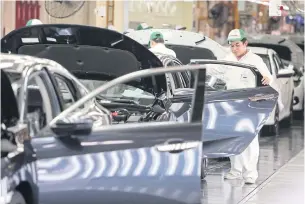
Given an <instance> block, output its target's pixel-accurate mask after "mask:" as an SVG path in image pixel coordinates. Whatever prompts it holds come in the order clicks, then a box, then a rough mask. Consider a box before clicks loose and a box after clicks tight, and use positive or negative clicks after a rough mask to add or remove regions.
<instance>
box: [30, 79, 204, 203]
mask: <svg viewBox="0 0 305 204" xmlns="http://www.w3.org/2000/svg"><path fill="white" fill-rule="evenodd" d="M198 84H200V86H201V85H202V84H203V86H204V83H198ZM203 88H204V87H203ZM203 90H204V89H202V88H201V89H200V90H199V91H200V94H195V96H196V99H197V100H195V99H194V100H193V101H195V102H194V107H197V108H196V111H199V114H197V112H196V111H194V114H193V115H194V117H193V120H192V122H193V123H189V122H188V121H185V123H178V122H176V123H163V122H160V123H145V125H143V124H124V125H125V126H124V125H123V126H110V127H108V128H107V127H104V128H103V129H102V130H95V131H93V132H92V134H91V135H86V136H79V137H77V138H76V137H54V135H53V133H52V132H50V133H49V132H44V133H45V134H44V135H41V137H40V138H34V139H33V143H34V146H35V148H36V149H37V156H38V165H37V166H38V178H39V187H40V192H41V194H40V199H41V202H42V203H45V204H49V203H50V204H51V203H58V204H61V203H62V204H66V203H75V204H81V203H85V202H90V203H91V204H95V203H96V204H97V203H100V202H101V201H102V202H104V203H108V204H111V203H116V204H118V203H159V204H165V203H166V204H171V203H172V204H178V203H190V204H198V203H200V198H201V186H200V173H201V171H200V170H201V169H200V168H201V151H202V146H201V144H202V142H201V138H202V109H203V104H204V94H202V93H204V91H203ZM198 104H199V105H198ZM200 106H201V108H200ZM195 113H196V114H195ZM195 116H199V117H195ZM54 195H56V196H54Z"/></svg>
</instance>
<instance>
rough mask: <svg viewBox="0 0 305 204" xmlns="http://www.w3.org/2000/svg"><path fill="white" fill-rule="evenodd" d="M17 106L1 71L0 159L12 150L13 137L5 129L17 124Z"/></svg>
mask: <svg viewBox="0 0 305 204" xmlns="http://www.w3.org/2000/svg"><path fill="white" fill-rule="evenodd" d="M18 119H19V111H18V105H17V101H16V98H15V94H14V91H13V89H12V86H11V82H10V80H9V78H8V76H7V75H6V74H5V72H4V71H3V70H1V157H5V156H6V155H7V154H8V152H9V151H10V150H11V149H12V148H14V144H16V143H15V141H14V135H13V134H12V133H11V132H10V131H8V129H7V128H9V127H13V126H15V125H16V124H17V122H18Z"/></svg>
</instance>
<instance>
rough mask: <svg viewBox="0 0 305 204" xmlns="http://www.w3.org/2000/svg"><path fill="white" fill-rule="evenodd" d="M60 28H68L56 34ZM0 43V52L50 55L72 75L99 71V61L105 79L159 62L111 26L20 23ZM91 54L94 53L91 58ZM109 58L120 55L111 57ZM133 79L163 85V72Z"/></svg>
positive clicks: (152, 87)
mask: <svg viewBox="0 0 305 204" xmlns="http://www.w3.org/2000/svg"><path fill="white" fill-rule="evenodd" d="M63 29H64V30H69V33H68V34H65V35H62V34H60V33H59V31H60V30H63ZM29 33H30V34H29ZM25 39H35V40H34V41H33V40H32V41H29V40H27V41H26V40H25ZM50 39H52V40H50ZM1 45H2V46H1V49H2V52H11V53H18V54H27V55H31V56H37V57H42V58H47V59H51V60H54V61H56V62H58V63H60V64H61V65H63V66H64V67H65V68H66V69H68V70H69V71H70V72H72V73H73V74H75V75H78V74H79V72H88V74H89V73H91V74H93V75H94V74H95V73H96V72H97V71H99V72H101V64H103V65H104V66H103V70H104V71H103V73H100V75H101V76H99V77H100V78H101V77H103V78H104V79H105V80H111V79H113V78H116V77H118V76H121V75H124V74H126V73H129V72H132V71H136V70H139V69H147V68H151V67H161V66H162V62H161V61H160V60H159V58H158V57H156V56H155V55H154V54H153V53H151V52H150V51H148V50H147V49H146V48H145V47H144V46H143V45H141V44H139V43H138V42H136V41H134V40H133V39H131V38H129V37H127V36H125V35H123V34H121V33H118V32H116V31H113V30H109V29H103V28H97V27H90V26H82V25H65V24H54V25H52V24H44V25H35V26H30V27H23V28H20V29H18V30H14V31H12V32H11V33H9V34H7V35H6V36H4V37H3V38H2V39H1ZM71 45H73V46H71ZM67 52H69V53H70V57H69V58H67V57H65V55H66V54H65V53H67ZM88 53H90V54H89V55H88ZM92 57H95V58H94V60H92ZM70 58H72V59H73V60H72V59H70ZM113 58H116V59H117V58H123V59H121V60H112V59H113ZM113 67H122V69H113ZM154 80H156V82H154ZM137 83H138V86H139V87H143V83H145V86H146V89H147V90H149V92H153V91H156V89H157V90H158V91H160V90H162V89H163V90H164V89H166V79H165V77H164V76H157V77H156V78H155V79H150V78H148V79H145V81H141V82H137Z"/></svg>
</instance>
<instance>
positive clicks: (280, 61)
mask: <svg viewBox="0 0 305 204" xmlns="http://www.w3.org/2000/svg"><path fill="white" fill-rule="evenodd" d="M274 59H275V60H276V61H277V63H278V65H279V69H285V66H284V64H283V62H282V60H281V59H280V58H279V56H278V55H276V54H275V55H274Z"/></svg>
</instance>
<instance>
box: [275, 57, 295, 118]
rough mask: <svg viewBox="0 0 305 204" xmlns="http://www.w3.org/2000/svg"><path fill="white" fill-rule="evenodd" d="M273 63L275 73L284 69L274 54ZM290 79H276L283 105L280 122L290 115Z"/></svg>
mask: <svg viewBox="0 0 305 204" xmlns="http://www.w3.org/2000/svg"><path fill="white" fill-rule="evenodd" d="M272 59H273V62H274V64H275V68H276V70H277V73H278V72H279V71H280V70H283V69H285V67H284V65H283V63H282V61H281V60H280V58H279V57H278V56H277V54H276V53H274V54H273V57H272ZM290 79H291V78H290V77H285V78H284V77H277V79H276V80H277V83H278V85H279V86H280V88H279V90H280V91H281V94H282V96H284V97H282V102H283V105H284V109H283V111H280V114H279V118H280V120H281V119H282V118H284V117H286V116H288V115H289V114H290V105H291V101H292V92H291V82H290V81H291V80H290Z"/></svg>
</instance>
